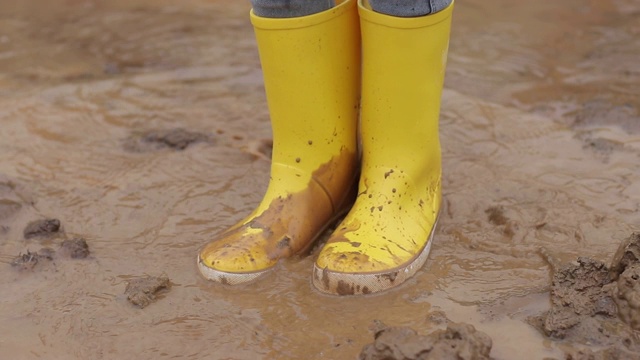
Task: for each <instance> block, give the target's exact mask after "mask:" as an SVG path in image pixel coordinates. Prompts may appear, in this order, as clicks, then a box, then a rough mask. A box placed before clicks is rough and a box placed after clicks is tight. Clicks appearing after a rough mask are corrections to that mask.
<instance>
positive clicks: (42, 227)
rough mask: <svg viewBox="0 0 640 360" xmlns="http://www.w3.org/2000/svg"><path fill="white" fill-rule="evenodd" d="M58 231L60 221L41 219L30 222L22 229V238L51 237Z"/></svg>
mask: <svg viewBox="0 0 640 360" xmlns="http://www.w3.org/2000/svg"><path fill="white" fill-rule="evenodd" d="M58 231H60V220H58V219H42V220H36V221H32V222H30V223H29V224H27V227H25V228H24V238H25V239H31V238H35V237H43V238H44V237H51V236H53V235H55V234H56V233H58Z"/></svg>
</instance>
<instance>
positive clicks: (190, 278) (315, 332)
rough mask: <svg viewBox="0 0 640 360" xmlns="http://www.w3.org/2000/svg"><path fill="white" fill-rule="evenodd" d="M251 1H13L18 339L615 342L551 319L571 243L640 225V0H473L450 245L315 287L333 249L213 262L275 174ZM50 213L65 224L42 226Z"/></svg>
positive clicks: (326, 355) (33, 347) (451, 128)
mask: <svg viewBox="0 0 640 360" xmlns="http://www.w3.org/2000/svg"><path fill="white" fill-rule="evenodd" d="M248 8H249V5H248V2H242V1H238V2H233V4H231V2H229V1H223V0H208V1H205V0H186V1H180V2H173V1H168V0H167V1H165V0H163V1H156V0H153V1H152V0H133V1H124V0H113V1H109V2H99V1H85V0H82V1H81V0H50V1H44V0H25V1H19V2H17V1H5V0H2V1H0V350H1V351H2V354H3V356H4V357H7V358H14V359H62V358H64V359H127V358H156V359H164V358H189V359H355V358H358V356H359V354H360V353H361V351H362V350H363V347H365V346H367V345H368V344H373V342H374V338H375V337H376V334H378V333H379V332H380V331H382V330H380V329H377V330H376V324H378V323H384V324H385V325H386V326H387V327H389V328H390V329H404V330H397V331H401V332H403V334H408V335H407V336H413V337H416V338H421V337H427V336H432V337H433V336H435V337H438V336H440V337H447V336H450V335H447V334H450V332H451V331H453V333H456V331H457V332H461V331H462V330H464V331H466V332H465V333H472V334H476V335H477V336H479V338H478V339H480V340H477V339H476V340H477V341H476V340H474V341H475V342H474V344H479V345H477V346H478V348H479V349H481V351H482V352H484V353H486V352H487V351H488V348H487V346H490V354H489V356H490V357H491V358H494V359H521V358H531V359H543V358H551V359H563V358H565V357H566V356H573V358H579V357H578V356H583V355H584V354H588V352H589V351H591V352H594V353H596V352H598V351H601V350H602V349H601V348H598V347H597V346H591V345H589V344H587V345H580V346H578V345H573V344H572V343H571V341H568V340H567V339H559V338H557V337H556V338H552V337H548V336H547V335H545V334H544V331H539V329H538V328H537V327H536V326H533V325H532V324H531V321H530V319H531V317H535V316H539V315H540V314H544V313H546V312H548V311H549V310H550V309H551V307H552V297H551V295H552V294H551V293H552V291H551V290H552V288H551V286H552V285H551V284H552V280H553V275H552V274H553V269H554V266H555V265H554V264H570V263H572V262H573V261H575V260H576V259H577V258H578V257H580V256H582V257H585V258H590V259H591V260H593V261H599V262H602V263H603V264H606V265H607V266H609V264H610V263H611V259H612V258H613V255H614V253H615V252H616V249H617V248H618V245H619V244H620V242H622V241H623V240H624V239H627V238H628V237H629V236H630V234H631V233H633V231H638V230H639V229H638V226H639V217H638V212H639V210H640V178H639V174H640V111H639V109H640V97H638V94H639V93H640V62H638V61H637V57H638V54H640V42H638V41H637V40H636V39H638V38H639V37H640V23H639V22H638V20H637V19H638V17H639V16H640V6H639V5H638V2H637V1H634V0H603V1H586V2H585V1H578V0H569V1H563V2H518V4H515V3H514V2H513V1H509V0H489V1H487V0H485V1H479V0H457V8H456V11H455V14H454V23H453V32H452V40H451V46H450V53H449V68H448V69H447V79H446V84H445V91H444V94H443V99H442V116H441V127H440V128H441V139H442V144H443V160H444V162H443V166H444V175H443V188H444V194H443V195H444V208H443V212H442V215H441V217H440V227H439V228H438V230H437V232H436V236H435V242H434V245H433V247H432V253H431V255H430V256H429V260H428V262H427V265H426V266H425V267H424V268H423V269H422V270H420V271H419V272H418V274H417V275H416V276H415V278H414V279H412V280H410V281H408V282H407V283H406V284H405V285H404V286H402V287H400V288H398V289H396V290H393V291H390V292H388V293H385V294H381V295H378V296H370V297H360V298H337V297H329V296H324V295H321V294H319V293H318V292H317V291H315V290H313V289H312V286H311V283H310V277H311V272H312V265H313V256H314V254H311V256H309V257H305V258H299V259H294V260H291V261H287V262H284V263H282V264H280V265H279V268H278V270H277V271H276V272H275V273H273V274H272V275H270V276H269V277H267V278H266V279H264V280H263V281H260V282H258V283H255V284H252V285H250V286H239V287H234V288H228V287H225V286H222V285H217V284H211V283H208V282H206V281H204V280H203V279H202V278H201V277H200V276H199V274H198V271H197V269H196V265H195V258H196V253H197V250H198V248H199V247H200V246H202V245H203V244H204V243H206V242H207V241H208V239H210V238H212V237H213V236H214V235H215V234H216V233H218V232H219V231H221V230H223V229H225V228H226V227H228V226H229V225H231V224H233V223H235V222H236V221H237V220H239V219H240V218H241V217H243V216H244V215H245V214H247V213H248V212H250V210H252V208H253V207H254V206H255V205H256V204H257V202H258V201H259V200H260V198H261V196H262V192H263V191H264V190H265V189H266V184H267V181H268V178H269V174H268V171H269V162H268V161H266V160H265V159H268V153H269V146H268V144H269V138H270V127H269V120H268V113H267V110H266V100H265V98H264V92H263V85H262V79H261V71H260V64H259V61H258V56H257V50H256V47H255V42H254V38H253V33H252V29H251V26H250V24H249V21H248V18H247V11H248ZM176 131H177V132H176ZM47 219H49V220H51V219H56V220H57V221H59V224H57V225H58V228H57V230H56V231H50V230H51V229H53V228H54V227H55V226H52V225H56V224H55V223H48V225H47V224H45V225H43V227H31V228H30V230H29V232H28V234H29V235H28V236H25V235H26V234H27V233H26V232H25V229H27V227H28V225H29V224H31V223H32V222H34V221H43V220H47ZM34 231H35V233H34ZM43 231H44V232H43ZM33 234H35V235H33ZM32 235H33V236H32ZM79 239H81V240H83V241H84V243H83V242H82V241H79ZM16 261H19V264H18V265H13V266H12V264H14V263H15V262H16ZM34 261H35V264H34ZM573 264H576V263H575V262H574V263H573ZM630 276H633V275H630ZM145 278H151V279H158V278H159V279H162V281H161V282H160V283H158V284H155V285H157V286H156V288H157V289H159V292H158V293H156V292H155V290H156V289H152V290H149V292H148V293H149V294H152V295H153V296H151V297H150V298H151V301H150V303H148V304H146V303H145V305H146V306H145V307H144V308H140V306H135V305H133V304H131V303H130V302H129V300H128V296H129V295H127V294H125V290H126V289H127V287H128V286H129V284H131V283H134V284H137V282H136V281H137V280H136V279H145ZM165 278H167V279H168V280H167V281H168V282H165V280H164V279H165ZM631 279H633V277H631ZM627 280H628V281H630V282H629V283H628V284H627V285H624V286H629V287H631V288H633V287H634V286H637V285H636V284H634V283H633V281H631V280H629V279H628V278H627ZM168 284H170V286H169V285H168ZM152 285H153V284H152ZM619 286H623V285H619ZM620 296H622V297H624V296H626V295H620ZM622 297H621V298H620V299H622ZM620 299H618V300H616V301H618V302H620V301H619V300H620ZM605 305H606V304H605ZM609 305H611V304H609ZM629 311H630V310H629V308H628V307H627V308H624V309H623V310H622V316H623V317H627V318H628V317H629V316H630V315H629ZM459 324H462V325H459ZM465 324H466V325H465ZM467 325H471V326H472V327H473V329H474V330H473V331H471V330H469V329H470V328H468V327H467ZM452 326H453V328H452V329H449V330H446V329H447V328H448V327H452ZM634 326H637V324H635V325H634ZM461 329H462V330H461ZM394 331H396V330H394ZM447 331H449V332H447ZM412 332H413V333H412ZM386 334H387V335H385V339H386V338H388V337H392V335H393V336H395V335H394V334H393V333H392V334H391V335H388V334H389V333H388V332H387V333H386ZM429 334H436V335H429ZM478 334H480V335H478ZM631 334H635V335H633V336H637V333H635V332H632V333H631ZM382 335H384V334H382ZM451 336H453V335H451ZM474 336H475V335H474ZM615 336H618V335H615ZM380 338H381V337H378V339H380ZM487 338H489V339H490V342H487V341H486V340H487ZM474 339H475V338H474ZM620 341H624V339H622V338H621V339H620ZM488 344H490V345H488ZM478 351H480V350H478ZM566 354H570V355H566ZM571 354H573V355H571ZM580 354H582V355H580ZM584 356H586V355H584ZM621 356H622V355H621ZM585 358H586V357H585ZM621 358H622V357H621Z"/></svg>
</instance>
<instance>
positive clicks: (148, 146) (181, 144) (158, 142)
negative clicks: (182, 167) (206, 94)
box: [122, 128, 213, 153]
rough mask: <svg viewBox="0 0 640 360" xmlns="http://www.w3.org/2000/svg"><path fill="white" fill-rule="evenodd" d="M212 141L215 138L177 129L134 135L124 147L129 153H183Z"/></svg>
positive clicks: (126, 140)
mask: <svg viewBox="0 0 640 360" xmlns="http://www.w3.org/2000/svg"><path fill="white" fill-rule="evenodd" d="M212 141H213V138H212V137H211V136H210V135H208V134H204V133H200V132H195V131H189V130H185V129H181V128H176V129H168V130H150V131H146V132H142V133H134V134H132V135H131V136H129V137H128V138H126V139H125V140H123V143H122V147H123V148H124V149H125V150H126V151H128V152H134V153H140V152H148V151H154V150H161V149H171V150H174V151H181V150H184V149H186V148H188V147H189V146H192V145H195V144H198V143H205V142H206V143H210V142H212Z"/></svg>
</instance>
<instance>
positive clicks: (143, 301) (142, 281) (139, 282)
mask: <svg viewBox="0 0 640 360" xmlns="http://www.w3.org/2000/svg"><path fill="white" fill-rule="evenodd" d="M170 288H171V282H170V281H169V278H168V277H166V276H160V277H155V276H147V277H143V278H138V279H134V280H131V281H129V283H127V287H126V289H125V290H124V294H125V295H127V300H129V302H130V303H132V304H134V305H137V306H138V307H140V308H145V307H146V306H147V305H149V304H151V303H152V302H154V301H155V300H156V298H157V294H158V293H159V292H160V291H162V290H169V289H170Z"/></svg>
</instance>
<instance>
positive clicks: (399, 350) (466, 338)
mask: <svg viewBox="0 0 640 360" xmlns="http://www.w3.org/2000/svg"><path fill="white" fill-rule="evenodd" d="M491 347H492V341H491V338H490V337H489V336H488V335H487V334H485V333H483V332H481V331H477V330H476V329H475V328H474V327H473V326H472V325H469V324H460V323H451V324H449V325H448V326H447V328H446V330H436V331H434V332H433V333H431V334H429V335H427V336H423V335H419V334H417V333H416V332H415V331H414V330H413V329H411V328H408V327H389V328H384V329H382V330H379V331H377V332H376V334H375V341H374V342H373V343H372V344H368V345H365V346H364V348H363V349H362V352H361V353H360V356H359V359H360V360H454V359H455V360H485V359H491V357H490V356H489V353H490V352H491Z"/></svg>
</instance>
